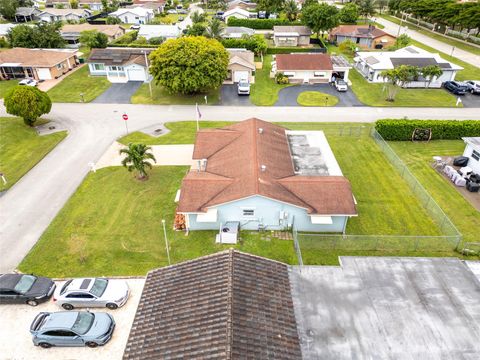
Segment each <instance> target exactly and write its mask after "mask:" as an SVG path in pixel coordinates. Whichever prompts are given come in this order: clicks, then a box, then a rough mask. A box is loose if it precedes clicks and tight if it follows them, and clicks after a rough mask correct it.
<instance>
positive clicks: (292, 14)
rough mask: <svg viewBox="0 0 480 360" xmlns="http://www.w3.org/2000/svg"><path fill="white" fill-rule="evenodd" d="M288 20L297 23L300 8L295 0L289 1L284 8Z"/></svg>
mask: <svg viewBox="0 0 480 360" xmlns="http://www.w3.org/2000/svg"><path fill="white" fill-rule="evenodd" d="M284 11H285V14H286V15H287V18H288V20H290V21H295V20H297V16H298V6H297V3H296V1H295V0H287V2H286V3H285V7H284Z"/></svg>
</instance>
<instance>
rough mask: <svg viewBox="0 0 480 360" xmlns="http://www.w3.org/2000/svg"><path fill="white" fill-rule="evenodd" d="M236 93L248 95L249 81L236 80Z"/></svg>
mask: <svg viewBox="0 0 480 360" xmlns="http://www.w3.org/2000/svg"><path fill="white" fill-rule="evenodd" d="M237 92H238V95H250V83H249V82H248V81H247V80H240V81H239V82H238V91H237Z"/></svg>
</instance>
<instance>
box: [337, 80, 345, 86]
mask: <svg viewBox="0 0 480 360" xmlns="http://www.w3.org/2000/svg"><path fill="white" fill-rule="evenodd" d="M337 84H338V85H346V84H347V83H346V82H345V81H343V80H338V81H337Z"/></svg>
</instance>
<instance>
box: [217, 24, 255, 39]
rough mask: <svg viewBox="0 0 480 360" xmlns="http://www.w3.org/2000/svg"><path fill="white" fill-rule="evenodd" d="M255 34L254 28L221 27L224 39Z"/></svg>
mask: <svg viewBox="0 0 480 360" xmlns="http://www.w3.org/2000/svg"><path fill="white" fill-rule="evenodd" d="M252 35H255V30H253V29H250V28H247V27H243V26H227V27H225V28H224V29H223V32H222V37H223V38H224V39H240V38H242V37H243V36H252Z"/></svg>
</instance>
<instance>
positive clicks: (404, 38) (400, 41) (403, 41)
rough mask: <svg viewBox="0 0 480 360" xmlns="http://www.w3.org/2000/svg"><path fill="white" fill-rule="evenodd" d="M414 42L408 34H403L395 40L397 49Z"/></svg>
mask: <svg viewBox="0 0 480 360" xmlns="http://www.w3.org/2000/svg"><path fill="white" fill-rule="evenodd" d="M411 42H412V39H411V38H410V36H408V35H407V34H402V35H400V36H399V37H397V39H396V40H395V45H394V48H395V49H401V48H404V47H405V46H408V45H409V44H410V43H411Z"/></svg>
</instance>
